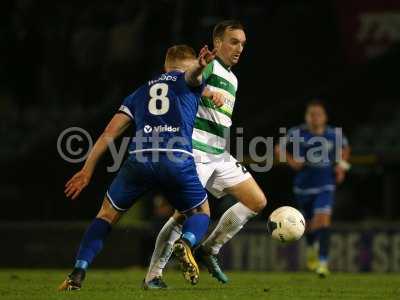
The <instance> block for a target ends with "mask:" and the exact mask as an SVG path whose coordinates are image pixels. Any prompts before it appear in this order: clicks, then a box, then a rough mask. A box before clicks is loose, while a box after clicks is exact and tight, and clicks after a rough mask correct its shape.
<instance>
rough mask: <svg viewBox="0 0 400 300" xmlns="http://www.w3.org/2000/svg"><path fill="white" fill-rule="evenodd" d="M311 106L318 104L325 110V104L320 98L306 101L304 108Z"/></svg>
mask: <svg viewBox="0 0 400 300" xmlns="http://www.w3.org/2000/svg"><path fill="white" fill-rule="evenodd" d="M312 106H319V107H322V108H323V109H324V110H325V111H326V105H325V103H324V102H323V101H322V100H320V99H318V98H317V99H313V100H311V101H309V102H307V104H306V110H308V109H309V108H310V107H312Z"/></svg>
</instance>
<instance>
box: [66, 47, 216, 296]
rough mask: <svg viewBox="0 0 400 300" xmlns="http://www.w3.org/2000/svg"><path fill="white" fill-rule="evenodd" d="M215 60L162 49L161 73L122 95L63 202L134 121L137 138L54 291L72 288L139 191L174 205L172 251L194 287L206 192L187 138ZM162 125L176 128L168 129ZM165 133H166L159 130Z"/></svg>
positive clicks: (206, 212) (182, 50) (206, 210)
mask: <svg viewBox="0 0 400 300" xmlns="http://www.w3.org/2000/svg"><path fill="white" fill-rule="evenodd" d="M214 57H215V51H214V52H210V51H209V50H208V48H207V47H204V48H203V49H202V50H201V51H200V54H199V57H198V59H197V60H196V54H195V52H194V50H193V49H192V48H190V47H188V46H185V45H178V46H174V47H171V48H170V49H168V52H167V55H166V59H165V70H166V72H167V73H165V74H161V75H160V76H158V77H156V78H154V79H153V80H150V81H148V82H147V83H146V84H144V85H143V86H141V87H140V88H139V89H137V90H136V91H135V92H134V93H132V94H131V95H129V96H128V97H126V98H125V100H124V102H123V104H122V105H121V107H120V108H119V111H118V112H117V113H116V114H115V115H114V117H113V118H112V120H111V121H110V123H109V124H108V126H107V127H106V129H105V131H104V132H103V134H102V135H101V136H100V138H99V139H98V140H97V142H96V144H95V145H94V147H93V149H92V150H91V152H90V154H89V156H88V158H87V160H86V162H85V165H84V166H83V168H82V170H81V171H79V172H78V173H77V174H75V175H74V176H73V177H72V178H71V179H70V180H69V181H68V182H67V184H66V189H65V193H66V196H67V197H71V198H72V199H75V198H76V197H78V195H79V194H80V193H81V191H82V190H83V189H84V188H85V187H86V186H87V185H88V184H89V182H90V179H91V178H92V175H93V172H94V169H95V167H96V164H97V163H98V161H99V159H100V157H101V156H102V155H103V154H104V153H105V152H106V150H107V148H108V144H109V143H112V142H113V141H114V140H115V139H116V138H118V137H119V136H120V135H121V134H122V133H123V132H124V131H125V129H127V127H128V126H129V125H130V124H131V123H132V122H134V123H135V128H136V133H135V134H134V138H133V139H132V142H131V144H130V147H129V157H128V159H127V160H126V161H125V162H124V164H123V166H122V167H121V169H120V171H119V172H118V174H117V176H116V177H115V179H114V181H113V182H112V184H111V186H110V187H109V189H108V191H107V193H106V196H105V197H104V200H103V204H102V207H101V209H100V211H99V213H98V214H97V216H96V218H95V219H94V220H93V222H92V223H91V224H90V225H89V227H88V229H87V231H86V233H85V234H84V236H83V238H82V241H81V244H80V247H79V250H78V253H77V256H76V262H75V266H74V269H73V271H72V273H71V274H70V275H69V276H68V277H67V279H66V280H65V281H64V282H63V283H62V284H61V286H60V287H59V290H77V289H80V288H81V286H82V281H83V280H84V278H85V274H86V270H87V268H88V267H89V265H90V264H91V263H92V261H93V259H94V258H95V256H96V255H97V254H98V253H99V252H100V251H101V249H102V247H103V243H104V240H105V238H106V237H107V236H108V234H109V232H110V231H111V226H112V225H114V224H115V223H117V222H118V220H119V219H120V217H121V216H122V214H123V212H125V211H127V210H128V209H129V208H130V207H131V206H132V205H133V204H134V203H135V201H136V200H137V199H138V198H139V197H140V196H141V195H143V194H144V193H146V192H148V191H149V190H150V189H153V188H154V187H159V188H160V189H161V190H162V192H164V193H165V195H166V196H167V197H168V199H169V200H170V201H171V204H172V205H173V207H174V208H175V209H176V210H178V211H180V212H181V213H182V214H184V215H185V216H186V220H185V221H184V223H183V228H182V233H183V234H182V237H180V239H179V240H178V241H177V242H176V243H175V245H174V251H175V254H176V256H177V257H178V259H179V260H180V263H181V266H182V269H183V272H184V276H185V278H186V279H187V280H188V281H190V282H191V283H192V284H195V283H197V281H198V276H199V269H198V267H197V264H196V261H195V260H194V258H193V256H192V253H191V247H193V246H194V245H196V244H197V243H198V242H200V241H201V240H202V238H203V236H204V234H205V233H206V231H207V228H208V224H209V214H210V212H209V207H208V202H207V193H206V192H205V190H204V188H203V186H202V184H201V182H200V181H199V179H198V176H197V172H196V166H195V163H194V159H193V154H192V143H191V136H192V132H193V125H194V120H195V116H196V112H197V107H198V103H199V100H200V96H201V93H202V92H203V89H204V83H203V80H202V71H203V70H204V68H205V67H206V65H207V63H209V62H210V61H211V60H212V59H214ZM168 127H171V128H173V129H174V130H167V128H168ZM160 128H164V129H165V130H161V129H160Z"/></svg>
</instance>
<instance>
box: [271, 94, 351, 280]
mask: <svg viewBox="0 0 400 300" xmlns="http://www.w3.org/2000/svg"><path fill="white" fill-rule="evenodd" d="M327 119H328V117H327V113H326V109H325V107H324V105H323V103H322V102H320V101H318V100H314V101H311V102H310V103H308V104H307V107H306V113H305V121H306V123H305V124H303V125H300V126H297V127H293V128H291V129H290V130H289V131H288V133H287V136H286V139H285V142H284V143H283V144H281V150H280V149H279V147H277V148H276V151H277V153H278V154H280V156H281V157H280V159H281V161H282V160H283V159H282V153H283V152H282V146H284V148H285V149H286V150H284V151H285V152H286V153H285V155H286V160H287V163H288V164H289V166H290V167H291V168H292V169H293V170H294V171H295V172H296V175H295V177H294V182H293V193H294V196H295V200H296V202H297V204H298V206H299V208H300V209H301V211H302V212H303V214H304V217H305V219H306V220H307V222H306V223H307V231H306V243H307V268H308V269H309V270H311V271H315V272H316V273H317V274H318V275H319V276H320V277H326V276H327V275H328V274H329V269H328V252H329V231H330V226H331V214H332V207H333V204H334V196H335V189H336V185H337V184H340V183H342V182H343V180H344V178H345V174H346V172H347V171H348V170H349V168H350V164H349V163H348V162H347V161H348V159H349V156H350V147H349V144H348V141H347V139H346V137H345V136H344V135H343V134H342V131H341V129H340V128H334V127H331V126H328V125H327Z"/></svg>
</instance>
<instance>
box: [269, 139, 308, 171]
mask: <svg viewBox="0 0 400 300" xmlns="http://www.w3.org/2000/svg"><path fill="white" fill-rule="evenodd" d="M274 152H275V156H276V157H277V159H278V161H279V162H280V163H287V164H288V165H289V167H290V168H292V169H293V170H295V171H300V170H301V169H302V168H303V167H304V162H301V161H298V160H296V159H295V158H294V156H293V154H292V153H291V152H290V151H288V149H287V143H285V145H284V147H282V146H281V145H280V144H278V145H275V147H274ZM282 154H284V157H282V156H283V155H282Z"/></svg>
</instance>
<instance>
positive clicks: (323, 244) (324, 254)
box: [315, 227, 330, 261]
mask: <svg viewBox="0 0 400 300" xmlns="http://www.w3.org/2000/svg"><path fill="white" fill-rule="evenodd" d="M315 236H316V238H317V239H318V241H319V260H320V261H327V260H328V255H329V238H330V229H329V228H327V227H323V228H320V229H317V230H316V231H315Z"/></svg>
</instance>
